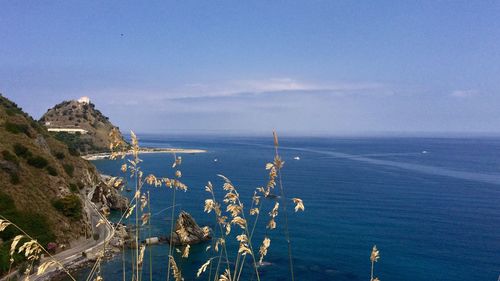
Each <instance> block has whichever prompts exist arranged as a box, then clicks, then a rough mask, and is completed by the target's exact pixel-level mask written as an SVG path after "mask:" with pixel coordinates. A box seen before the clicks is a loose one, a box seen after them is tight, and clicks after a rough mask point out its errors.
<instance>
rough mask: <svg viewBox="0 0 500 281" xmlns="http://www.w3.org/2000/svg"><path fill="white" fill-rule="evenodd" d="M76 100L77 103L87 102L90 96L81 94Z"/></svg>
mask: <svg viewBox="0 0 500 281" xmlns="http://www.w3.org/2000/svg"><path fill="white" fill-rule="evenodd" d="M78 102H79V103H83V104H89V103H90V98H89V97H87V96H83V97H81V98H79V99H78Z"/></svg>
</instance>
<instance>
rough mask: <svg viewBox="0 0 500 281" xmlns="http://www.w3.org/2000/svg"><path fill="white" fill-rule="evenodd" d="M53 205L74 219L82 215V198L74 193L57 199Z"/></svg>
mask: <svg viewBox="0 0 500 281" xmlns="http://www.w3.org/2000/svg"><path fill="white" fill-rule="evenodd" d="M52 205H53V206H54V208H56V210H58V211H59V212H61V213H62V214H63V215H65V216H67V217H68V218H71V219H73V220H78V219H80V218H81V216H82V202H81V201H80V198H79V197H78V196H76V195H74V194H70V195H67V196H65V197H63V198H60V199H57V200H55V201H54V202H53V203H52Z"/></svg>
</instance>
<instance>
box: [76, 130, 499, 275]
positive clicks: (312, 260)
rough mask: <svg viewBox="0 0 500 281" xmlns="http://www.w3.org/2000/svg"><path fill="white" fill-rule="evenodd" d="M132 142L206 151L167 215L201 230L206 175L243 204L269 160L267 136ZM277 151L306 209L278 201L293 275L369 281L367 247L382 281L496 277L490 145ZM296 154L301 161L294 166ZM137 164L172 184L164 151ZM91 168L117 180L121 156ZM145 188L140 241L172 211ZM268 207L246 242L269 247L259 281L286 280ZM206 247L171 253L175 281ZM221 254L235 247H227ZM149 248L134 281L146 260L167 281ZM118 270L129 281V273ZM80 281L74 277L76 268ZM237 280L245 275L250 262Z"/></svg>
mask: <svg viewBox="0 0 500 281" xmlns="http://www.w3.org/2000/svg"><path fill="white" fill-rule="evenodd" d="M139 138H140V143H141V145H142V146H147V147H182V148H200V149H206V150H207V151H208V152H207V153H201V154H183V155H182V157H183V163H182V166H181V167H180V169H181V170H182V174H183V176H182V180H183V182H184V183H186V184H187V185H188V186H189V190H188V191H187V192H185V193H184V192H177V193H176V197H177V198H176V202H177V203H178V205H177V206H176V211H177V212H178V211H180V210H186V211H188V212H189V213H191V214H192V215H193V216H194V218H195V219H196V221H197V222H198V224H200V225H208V226H210V227H212V228H213V227H214V226H215V225H214V217H213V213H210V214H206V213H204V212H203V206H204V200H205V199H206V198H208V196H209V194H208V193H207V192H205V191H204V186H205V184H206V183H207V181H211V182H212V183H213V184H214V186H215V188H216V193H217V194H218V195H219V196H220V197H222V195H223V190H222V180H221V179H220V178H219V177H218V176H217V174H223V175H225V176H226V177H228V178H230V179H231V180H232V182H233V183H234V185H235V186H236V187H237V188H238V190H239V192H240V194H241V197H242V198H246V201H245V204H246V206H250V203H251V202H250V197H251V196H252V194H253V191H254V190H255V188H256V187H258V186H263V185H265V184H266V182H267V177H268V174H267V171H266V170H265V164H266V163H267V162H271V161H272V159H273V156H274V149H273V139H272V136H270V137H268V138H264V137H213V136H211V137H191V136H190V137H167V136H151V135H145V136H139ZM280 154H281V156H282V158H283V159H284V160H285V165H284V168H283V182H284V188H285V193H286V196H287V197H288V198H292V197H299V198H302V199H303V201H304V205H305V211H304V212H298V213H294V212H293V209H292V208H293V206H291V205H289V206H288V207H289V212H288V217H289V229H290V235H291V243H292V252H293V261H294V265H295V276H296V278H295V280H318V281H319V280H339V281H344V280H346V281H347V280H369V278H370V259H369V257H370V252H371V248H372V246H373V245H375V244H376V245H377V247H378V249H379V250H380V259H379V261H378V262H377V263H376V265H375V275H376V276H377V277H379V278H380V279H381V280H383V281H389V280H398V281H402V280H406V281H412V280H414V281H420V280H442V281H446V280H450V281H452V280H453V281H458V280H467V281H470V280H492V281H496V280H497V279H498V278H499V275H500V139H495V138H482V139H479V138H478V139H474V138H462V139H459V138H456V139H455V138H306V137H302V138H298V137H281V138H280ZM297 156H298V157H300V160H295V159H294V157H297ZM141 158H142V159H143V161H144V162H143V163H142V167H143V170H144V172H145V174H149V173H153V174H155V175H157V176H165V177H173V173H174V170H172V167H171V166H172V161H173V158H172V155H169V154H143V155H141ZM214 159H217V161H214ZM94 164H95V165H96V166H97V168H98V169H99V170H100V171H101V172H102V173H104V174H110V175H120V165H121V164H122V162H120V161H110V160H99V161H94ZM147 190H149V191H150V194H151V208H152V210H151V213H152V214H153V216H152V219H151V221H152V224H153V227H152V229H151V230H148V229H145V230H144V231H143V236H149V231H151V235H152V236H156V235H167V234H168V233H169V230H170V223H171V221H170V220H169V216H170V210H169V209H167V210H165V209H166V208H168V207H169V206H170V205H171V204H172V190H169V189H166V188H165V187H162V188H154V187H148V188H147ZM128 195H129V196H130V194H128ZM271 207H272V203H271V202H266V203H264V208H265V209H266V210H267V211H265V212H262V214H261V218H260V223H259V224H258V226H257V230H256V234H255V238H254V242H253V243H254V247H255V248H258V246H259V244H260V243H261V241H262V238H263V236H264V235H269V236H270V237H271V240H272V241H271V246H270V249H269V253H268V255H267V256H266V258H265V260H266V261H267V262H269V263H270V264H268V265H267V266H264V267H261V268H260V271H261V280H270V281H276V280H290V278H289V268H288V255H287V246H286V243H285V238H284V237H285V236H284V232H283V226H284V217H283V214H282V213H281V214H280V215H279V217H278V219H277V225H278V227H277V229H275V230H274V231H269V230H266V229H265V224H266V223H267V220H268V219H267V212H268V211H269V209H270V208H271ZM116 215H117V214H114V216H116ZM250 221H251V220H250ZM233 231H236V227H234V228H233ZM209 244H210V242H207V243H205V244H200V245H195V246H192V248H191V254H190V256H189V258H188V259H182V258H181V257H180V256H179V254H176V260H177V263H178V265H179V266H180V268H181V270H182V273H183V277H184V278H185V279H186V280H196V276H195V274H196V271H197V269H198V267H199V266H201V265H202V264H203V263H204V262H205V261H206V260H207V258H209V257H210V252H206V251H205V248H206V246H207V245H209ZM228 247H229V249H230V251H232V252H233V253H235V252H236V251H237V249H236V243H235V242H230V243H228ZM150 249H151V253H150V252H149V251H146V258H145V265H144V278H145V279H144V280H149V268H150V265H149V259H150V256H149V255H150V254H151V260H152V272H153V280H166V275H167V272H166V265H167V263H168V258H167V257H168V245H158V246H153V247H151V248H150ZM233 256H234V254H233ZM126 259H127V260H129V253H128V252H127V254H126ZM247 261H250V259H247ZM127 262H128V261H127ZM121 264H122V256H121V255H118V256H117V257H116V258H115V259H113V260H111V261H108V262H106V263H104V264H103V265H102V273H103V276H104V278H105V280H121V276H122V266H121ZM126 274H127V279H130V272H127V273H126ZM81 275H82V280H85V279H84V278H83V275H85V273H82V274H81ZM243 276H244V278H243V280H255V276H253V275H252V269H251V267H250V264H249V263H248V267H246V268H245V269H244V273H243ZM199 279H201V280H206V279H207V278H206V276H202V277H200V278H199Z"/></svg>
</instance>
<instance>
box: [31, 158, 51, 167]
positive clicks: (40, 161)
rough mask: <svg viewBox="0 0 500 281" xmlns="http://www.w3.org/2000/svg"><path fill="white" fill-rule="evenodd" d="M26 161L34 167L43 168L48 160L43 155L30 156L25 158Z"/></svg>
mask: <svg viewBox="0 0 500 281" xmlns="http://www.w3.org/2000/svg"><path fill="white" fill-rule="evenodd" d="M27 163H28V164H29V165H31V166H33V167H35V168H38V169H43V168H45V167H46V166H47V165H48V164H49V161H47V159H45V158H44V157H43V156H32V157H30V158H28V159H27Z"/></svg>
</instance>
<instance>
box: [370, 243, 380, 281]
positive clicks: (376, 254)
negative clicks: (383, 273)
mask: <svg viewBox="0 0 500 281" xmlns="http://www.w3.org/2000/svg"><path fill="white" fill-rule="evenodd" d="M379 258H380V253H379V251H378V249H377V245H373V248H372V253H371V254H370V261H371V263H372V269H371V274H370V281H380V280H379V279H378V278H377V277H375V278H374V277H373V269H374V266H375V263H376V262H377V261H378V259H379Z"/></svg>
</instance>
